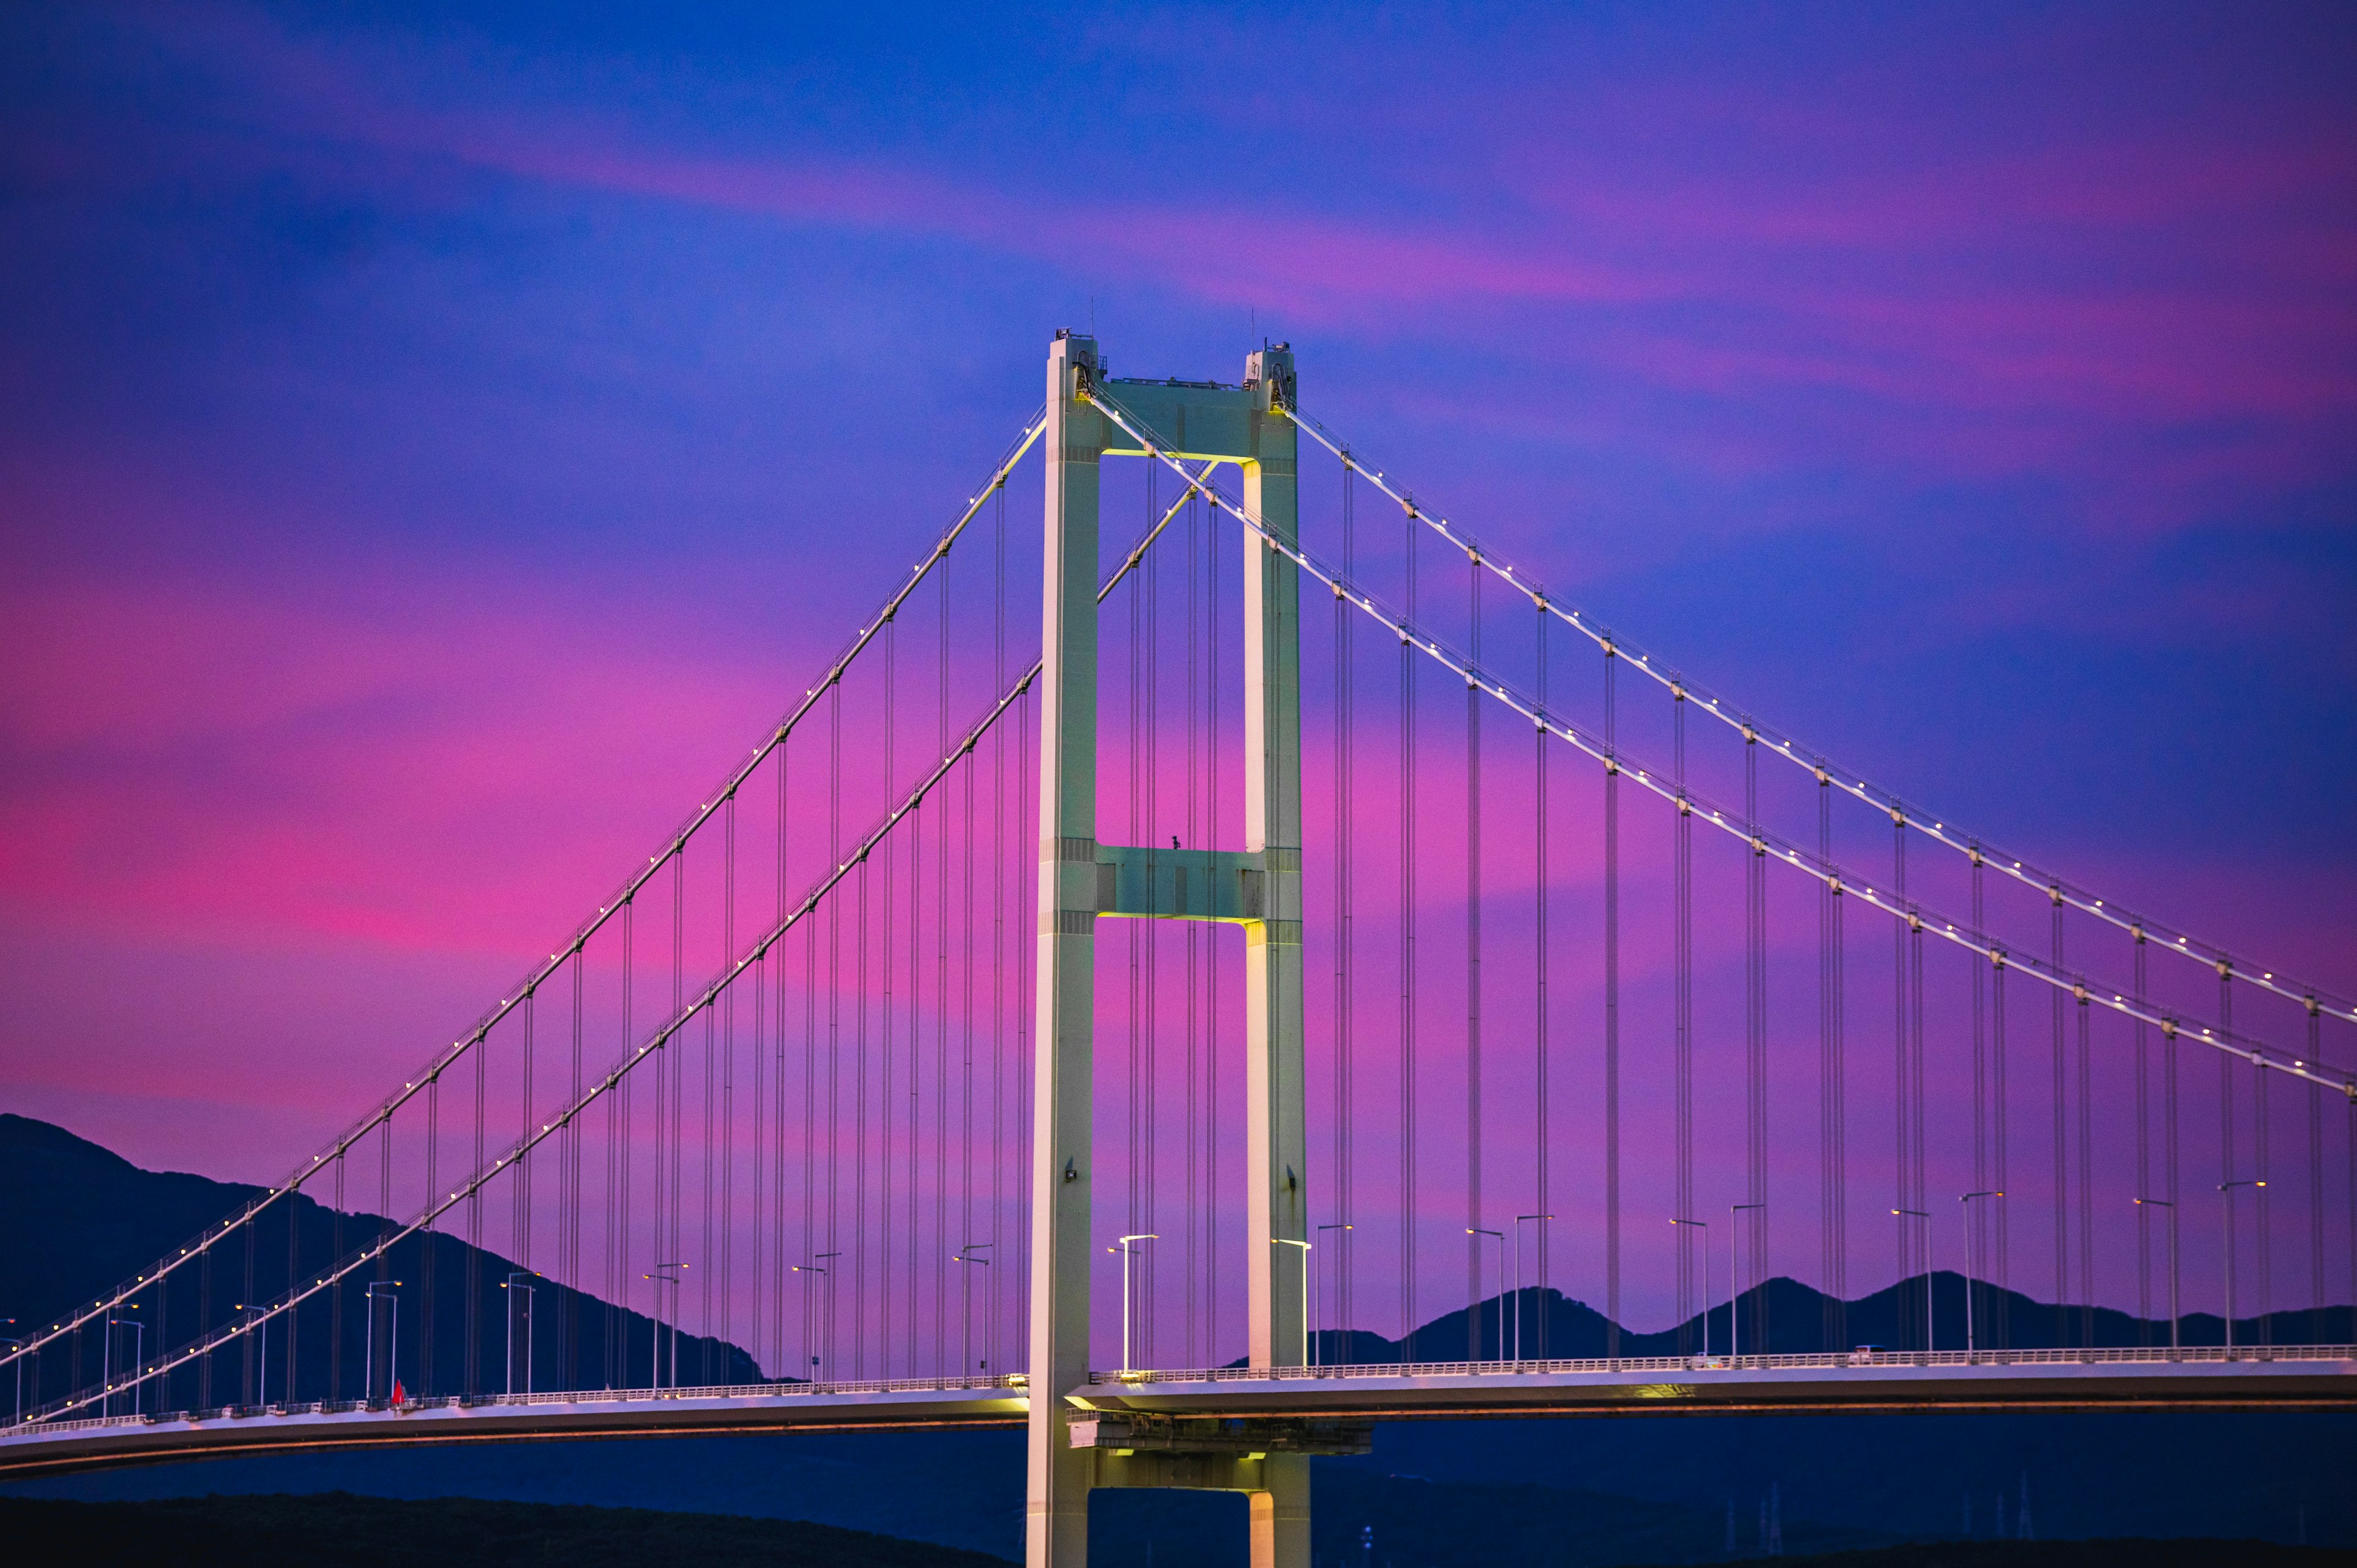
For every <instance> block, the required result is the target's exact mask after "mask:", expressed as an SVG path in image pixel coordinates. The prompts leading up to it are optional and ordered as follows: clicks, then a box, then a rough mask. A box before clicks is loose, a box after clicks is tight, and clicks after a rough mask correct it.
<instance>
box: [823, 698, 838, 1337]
mask: <svg viewBox="0 0 2357 1568" xmlns="http://www.w3.org/2000/svg"><path fill="white" fill-rule="evenodd" d="M831 708H832V712H831V713H830V714H829V719H830V723H829V725H828V736H827V758H826V789H827V852H828V856H829V859H830V862H831V864H833V865H837V866H840V865H842V864H843V683H842V682H840V681H838V682H835V686H834V699H833V702H832V703H831ZM828 903H829V908H828V911H827V931H826V936H827V960H826V1248H825V1251H826V1252H827V1255H828V1262H827V1264H826V1273H823V1274H821V1275H820V1276H819V1294H820V1314H819V1316H820V1327H819V1337H820V1348H819V1355H820V1358H821V1361H820V1366H821V1369H822V1370H823V1374H824V1375H825V1377H826V1378H828V1379H829V1380H834V1379H839V1378H841V1377H842V1376H843V1371H842V1369H841V1368H840V1367H838V1366H837V1365H836V1364H835V1353H836V1347H835V1343H834V1298H835V1289H834V1282H835V1276H836V1274H837V1273H839V1272H840V1270H841V1268H842V1266H843V1239H842V1231H841V1229H840V1224H839V1219H838V1216H839V1215H840V1213H841V1210H840V1208H838V1206H837V1196H838V1193H839V1191H840V1187H841V1183H842V1176H843V1117H842V1083H843V905H842V902H841V901H840V900H837V899H830V900H829V901H828Z"/></svg>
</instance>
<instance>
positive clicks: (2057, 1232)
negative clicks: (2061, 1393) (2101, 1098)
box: [2048, 895, 2071, 1346]
mask: <svg viewBox="0 0 2357 1568" xmlns="http://www.w3.org/2000/svg"><path fill="white" fill-rule="evenodd" d="M2051 897H2052V898H2053V907H2054V910H2053V918H2052V931H2053V937H2052V950H2051V953H2050V958H2049V960H2048V961H2049V962H2050V963H2051V964H2052V965H2053V967H2054V972H2055V973H2056V974H2061V972H2062V900H2061V896H2060V895H2051ZM2049 1006H2050V1012H2051V1015H2052V1017H2053V1032H2052V1038H2051V1043H2052V1046H2053V1058H2054V1071H2053V1079H2054V1082H2053V1096H2052V1098H2053V1114H2054V1138H2053V1144H2054V1343H2055V1344H2056V1345H2058V1346H2067V1345H2069V1344H2070V1343H2071V1307H2070V1301H2071V1277H2070V1259H2071V1226H2070V1202H2071V1172H2070V1148H2069V1142H2068V1140H2067V1139H2066V1138H2065V1136H2064V1133H2065V1130H2066V1128H2067V1127H2068V1124H2069V1114H2070V1112H2069V1098H2068V1096H2067V1095H2066V1094H2065V1093H2064V1088H2065V1085H2064V1081H2063V1068H2062V993H2061V992H2060V991H2056V992H2055V993H2054V994H2053V996H2052V997H2051V998H2050V1001H2049Z"/></svg>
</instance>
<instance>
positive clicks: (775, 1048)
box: [770, 746, 810, 1378]
mask: <svg viewBox="0 0 2357 1568" xmlns="http://www.w3.org/2000/svg"><path fill="white" fill-rule="evenodd" d="M791 761H792V756H791V752H790V751H789V750H788V749H787V748H786V747H785V746H780V747H779V748H778V800H777V808H778V845H777V849H778V877H777V886H776V887H775V889H774V890H773V891H774V892H775V894H776V900H777V901H776V904H775V906H774V911H775V912H774V915H773V917H772V918H773V923H774V924H775V925H779V926H782V925H784V924H785V921H786V877H787V870H788V866H787V853H788V850H789V847H790V846H791V843H792V838H791V825H790V823H789V821H788V817H787V812H786V800H787V797H788V794H789V791H788V789H787V785H788V783H789V781H790V776H789V773H788V768H790V766H791ZM771 978H772V982H773V983H774V984H775V985H776V986H777V997H776V1003H775V1005H774V1006H772V1007H771V1009H770V1011H771V1012H772V1013H773V1014H775V1015H776V1017H777V1026H776V1032H775V1035H774V1036H773V1037H772V1038H771V1040H770V1050H771V1052H772V1053H773V1059H772V1062H771V1072H770V1081H771V1087H770V1094H771V1095H772V1096H774V1097H775V1100H774V1105H773V1108H772V1113H771V1115H770V1124H771V1126H772V1127H773V1128H774V1129H775V1132H774V1133H773V1134H772V1136H773V1137H774V1139H775V1141H776V1144H777V1147H776V1150H775V1152H774V1159H773V1162H772V1164H771V1165H770V1227H771V1228H772V1229H773V1230H775V1231H776V1240H775V1241H774V1242H773V1244H772V1246H771V1249H770V1346H771V1347H772V1348H773V1349H774V1351H775V1353H776V1355H777V1362H776V1367H777V1376H779V1377H781V1378H783V1377H793V1378H806V1377H808V1376H810V1358H809V1354H808V1352H807V1351H805V1352H804V1354H803V1356H802V1361H801V1364H800V1365H798V1366H792V1367H791V1370H789V1366H790V1365H791V1364H790V1363H789V1362H788V1361H787V1359H786V1272H787V1269H788V1267H789V1266H790V1265H789V1264H788V1262H787V1261H786V1253H787V1247H786V955H785V954H783V953H780V954H779V955H778V959H777V964H776V967H775V969H774V971H773V972H772V976H771ZM803 1190H804V1192H805V1193H807V1192H808V1191H809V1186H808V1183H807V1181H805V1183H804V1186H803ZM803 1232H804V1240H805V1241H807V1240H808V1232H809V1221H808V1217H807V1216H805V1218H804V1221H803Z"/></svg>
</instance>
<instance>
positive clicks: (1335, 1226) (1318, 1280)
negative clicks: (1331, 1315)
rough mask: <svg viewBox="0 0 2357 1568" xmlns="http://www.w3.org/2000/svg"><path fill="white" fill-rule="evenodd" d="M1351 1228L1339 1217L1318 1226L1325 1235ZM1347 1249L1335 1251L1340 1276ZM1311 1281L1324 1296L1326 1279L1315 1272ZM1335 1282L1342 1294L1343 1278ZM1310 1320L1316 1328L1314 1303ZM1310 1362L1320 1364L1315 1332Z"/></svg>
mask: <svg viewBox="0 0 2357 1568" xmlns="http://www.w3.org/2000/svg"><path fill="white" fill-rule="evenodd" d="M1351 1229H1352V1227H1351V1225H1349V1224H1348V1223H1346V1222H1344V1221H1342V1220H1340V1219H1337V1220H1335V1221H1333V1222H1332V1223H1331V1224H1327V1225H1320V1226H1319V1227H1318V1234H1319V1235H1321V1236H1323V1235H1324V1234H1325V1233H1326V1232H1327V1231H1329V1230H1351ZM1343 1251H1345V1249H1341V1248H1337V1249H1335V1252H1334V1271H1335V1273H1336V1274H1337V1276H1339V1275H1340V1273H1341V1269H1342V1254H1343ZM1310 1283H1312V1284H1315V1285H1316V1286H1317V1287H1318V1295H1319V1296H1320V1297H1322V1296H1323V1295H1324V1294H1325V1291H1326V1286H1325V1283H1324V1280H1323V1278H1322V1276H1319V1275H1315V1274H1313V1275H1311V1276H1310ZM1334 1283H1335V1291H1334V1294H1336V1295H1340V1294H1342V1292H1341V1288H1340V1287H1341V1283H1342V1282H1341V1280H1340V1278H1339V1277H1337V1279H1336V1280H1335V1282H1334ZM1309 1320H1310V1324H1311V1326H1312V1327H1313V1329H1314V1328H1315V1326H1316V1325H1317V1323H1318V1312H1317V1311H1316V1309H1315V1306H1314V1305H1313V1307H1312V1309H1311V1311H1310V1314H1309ZM1329 1332H1330V1331H1329ZM1309 1364H1310V1365H1311V1366H1313V1367H1314V1366H1316V1365H1318V1337H1317V1335H1316V1333H1314V1332H1313V1333H1312V1334H1311V1335H1310V1338H1309Z"/></svg>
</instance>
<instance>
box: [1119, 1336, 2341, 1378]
mask: <svg viewBox="0 0 2357 1568" xmlns="http://www.w3.org/2000/svg"><path fill="white" fill-rule="evenodd" d="M2223 1361H2237V1362H2239V1361H2254V1362H2258V1361H2357V1345H2237V1346H2235V1347H2234V1348H2233V1349H2231V1350H2230V1349H2227V1348H2224V1347H2223V1346H2215V1345H2212V1346H2197V1347H2189V1348H2183V1349H2176V1350H2171V1349H2167V1348H2143V1347H2134V1348H2116V1349H2089V1350H1973V1351H1965V1350H1850V1351H1835V1352H1830V1353H1826V1352H1818V1353H1813V1354H1809V1355H1795V1356H1614V1357H1606V1356H1592V1357H1587V1358H1583V1359H1576V1360H1544V1361H1542V1360H1529V1361H1358V1362H1350V1363H1335V1364H1330V1365H1326V1366H1306V1367H1200V1368H1191V1369H1170V1368H1150V1369H1149V1368H1140V1369H1135V1370H1130V1371H1113V1372H1091V1373H1090V1374H1089V1381H1090V1382H1092V1383H1259V1382H1297V1381H1315V1380H1323V1379H1330V1378H1476V1377H1516V1376H1521V1377H1534V1376H1536V1377H1545V1376H1553V1375H1588V1376H1592V1375H1595V1374H1598V1373H1607V1374H1609V1373H1613V1372H1723V1371H1741V1372H1752V1371H1828V1372H1830V1371H1847V1370H1853V1369H1884V1368H1903V1367H2047V1366H2119V1365H2139V1366H2169V1365H2175V1364H2178V1363H2198V1362H2223Z"/></svg>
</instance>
